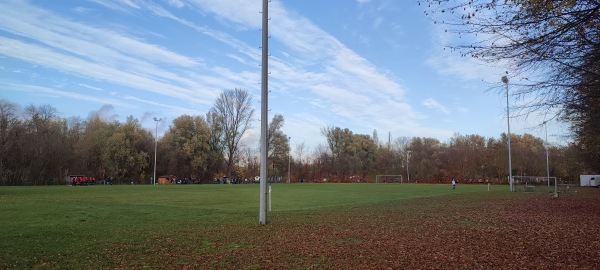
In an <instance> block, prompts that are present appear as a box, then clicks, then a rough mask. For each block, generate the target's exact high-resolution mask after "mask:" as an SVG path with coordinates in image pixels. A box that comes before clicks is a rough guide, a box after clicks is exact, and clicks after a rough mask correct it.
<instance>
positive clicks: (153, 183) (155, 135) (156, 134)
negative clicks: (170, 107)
mask: <svg viewBox="0 0 600 270" xmlns="http://www.w3.org/2000/svg"><path fill="white" fill-rule="evenodd" d="M160 120H162V119H161V118H156V117H154V121H155V122H156V129H155V130H154V178H152V185H156V153H157V152H158V151H157V150H158V122H160Z"/></svg>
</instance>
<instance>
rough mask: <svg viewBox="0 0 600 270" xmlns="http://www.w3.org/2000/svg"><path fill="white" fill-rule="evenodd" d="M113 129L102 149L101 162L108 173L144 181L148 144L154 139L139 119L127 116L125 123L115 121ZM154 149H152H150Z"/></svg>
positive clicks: (122, 177)
mask: <svg viewBox="0 0 600 270" xmlns="http://www.w3.org/2000/svg"><path fill="white" fill-rule="evenodd" d="M116 125H117V127H116V129H115V131H114V132H113V133H112V134H111V135H110V137H108V139H107V140H106V145H104V147H103V148H104V149H103V151H102V155H101V158H102V163H103V164H106V167H107V171H108V174H109V175H116V176H117V177H118V178H119V179H126V180H130V181H133V182H138V183H139V182H140V181H142V182H145V181H146V180H147V179H146V174H145V170H146V169H147V168H148V165H149V160H150V155H149V154H148V153H149V152H150V150H151V149H150V148H151V147H150V146H151V145H154V144H153V143H152V142H154V139H153V137H152V134H151V133H150V131H148V130H145V129H143V128H142V127H141V125H140V123H139V121H138V120H137V119H135V118H133V117H131V116H130V117H128V118H127V122H125V124H118V123H116ZM152 150H154V149H152Z"/></svg>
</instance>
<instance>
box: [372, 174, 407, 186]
mask: <svg viewBox="0 0 600 270" xmlns="http://www.w3.org/2000/svg"><path fill="white" fill-rule="evenodd" d="M402 182H403V177H402V175H400V174H378V175H376V176H375V183H400V184H402Z"/></svg>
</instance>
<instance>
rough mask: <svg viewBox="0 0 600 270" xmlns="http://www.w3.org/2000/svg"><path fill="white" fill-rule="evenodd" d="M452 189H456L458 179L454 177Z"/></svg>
mask: <svg viewBox="0 0 600 270" xmlns="http://www.w3.org/2000/svg"><path fill="white" fill-rule="evenodd" d="M452 189H456V180H454V178H452Z"/></svg>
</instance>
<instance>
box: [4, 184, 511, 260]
mask: <svg viewBox="0 0 600 270" xmlns="http://www.w3.org/2000/svg"><path fill="white" fill-rule="evenodd" d="M507 189H508V188H507V187H505V186H492V192H487V186H484V185H459V186H458V187H457V189H456V190H452V189H451V187H450V185H398V184H293V185H288V184H275V185H273V186H272V204H271V207H272V211H271V212H270V213H269V222H270V223H272V224H283V223H286V222H289V223H298V222H302V220H304V219H305V218H306V217H307V216H311V215H314V214H315V213H317V214H319V215H322V214H323V213H328V212H339V211H341V210H343V209H347V208H357V207H358V208H360V207H368V206H373V205H377V204H382V203H386V202H402V201H406V203H407V204H409V203H411V201H412V200H415V199H420V198H426V197H438V196H455V195H458V194H463V195H464V194H473V196H474V198H477V197H478V196H487V195H489V194H494V193H498V192H505V191H506V190H507ZM258 204H259V185H178V186H148V185H131V186H127V185H123V186H89V187H67V186H50V187H0V213H1V217H0V232H2V233H1V234H0V250H2V252H0V269H5V268H14V269H22V268H40V269H43V268H92V266H94V267H93V268H96V267H101V268H102V267H103V268H122V267H123V268H129V267H132V266H134V267H135V268H138V267H144V265H140V264H139V263H140V262H152V258H153V257H154V254H157V253H159V252H161V251H160V249H173V248H181V247H183V246H185V247H193V248H194V249H195V251H194V252H195V253H197V254H212V253H219V252H243V251H244V250H248V249H251V248H252V247H251V246H245V245H244V244H242V243H241V242H238V240H237V239H236V238H235V237H234V236H239V234H228V233H223V234H222V236H221V233H222V232H221V230H223V229H224V228H228V229H227V230H238V229H239V230H240V231H243V230H244V228H255V229H256V227H260V225H258V211H259V210H258ZM266 227H267V228H268V227H269V225H267V226H266ZM232 228H233V229H232ZM215 235H217V237H216V238H219V237H221V238H226V239H215V237H214V236H215ZM229 238H231V239H229ZM221 240H222V241H223V243H225V244H222V245H217V244H216V242H219V241H221ZM341 241H342V243H350V244H353V243H354V244H355V243H359V241H361V240H357V239H353V238H348V239H345V240H341ZM123 254H125V255H123ZM115 257H118V258H123V261H120V262H115V261H114V258H115ZM127 260H129V261H127ZM174 260H175V262H177V263H183V262H180V261H178V259H174ZM157 263H158V265H160V262H154V263H151V265H157ZM159 268H160V267H159Z"/></svg>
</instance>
